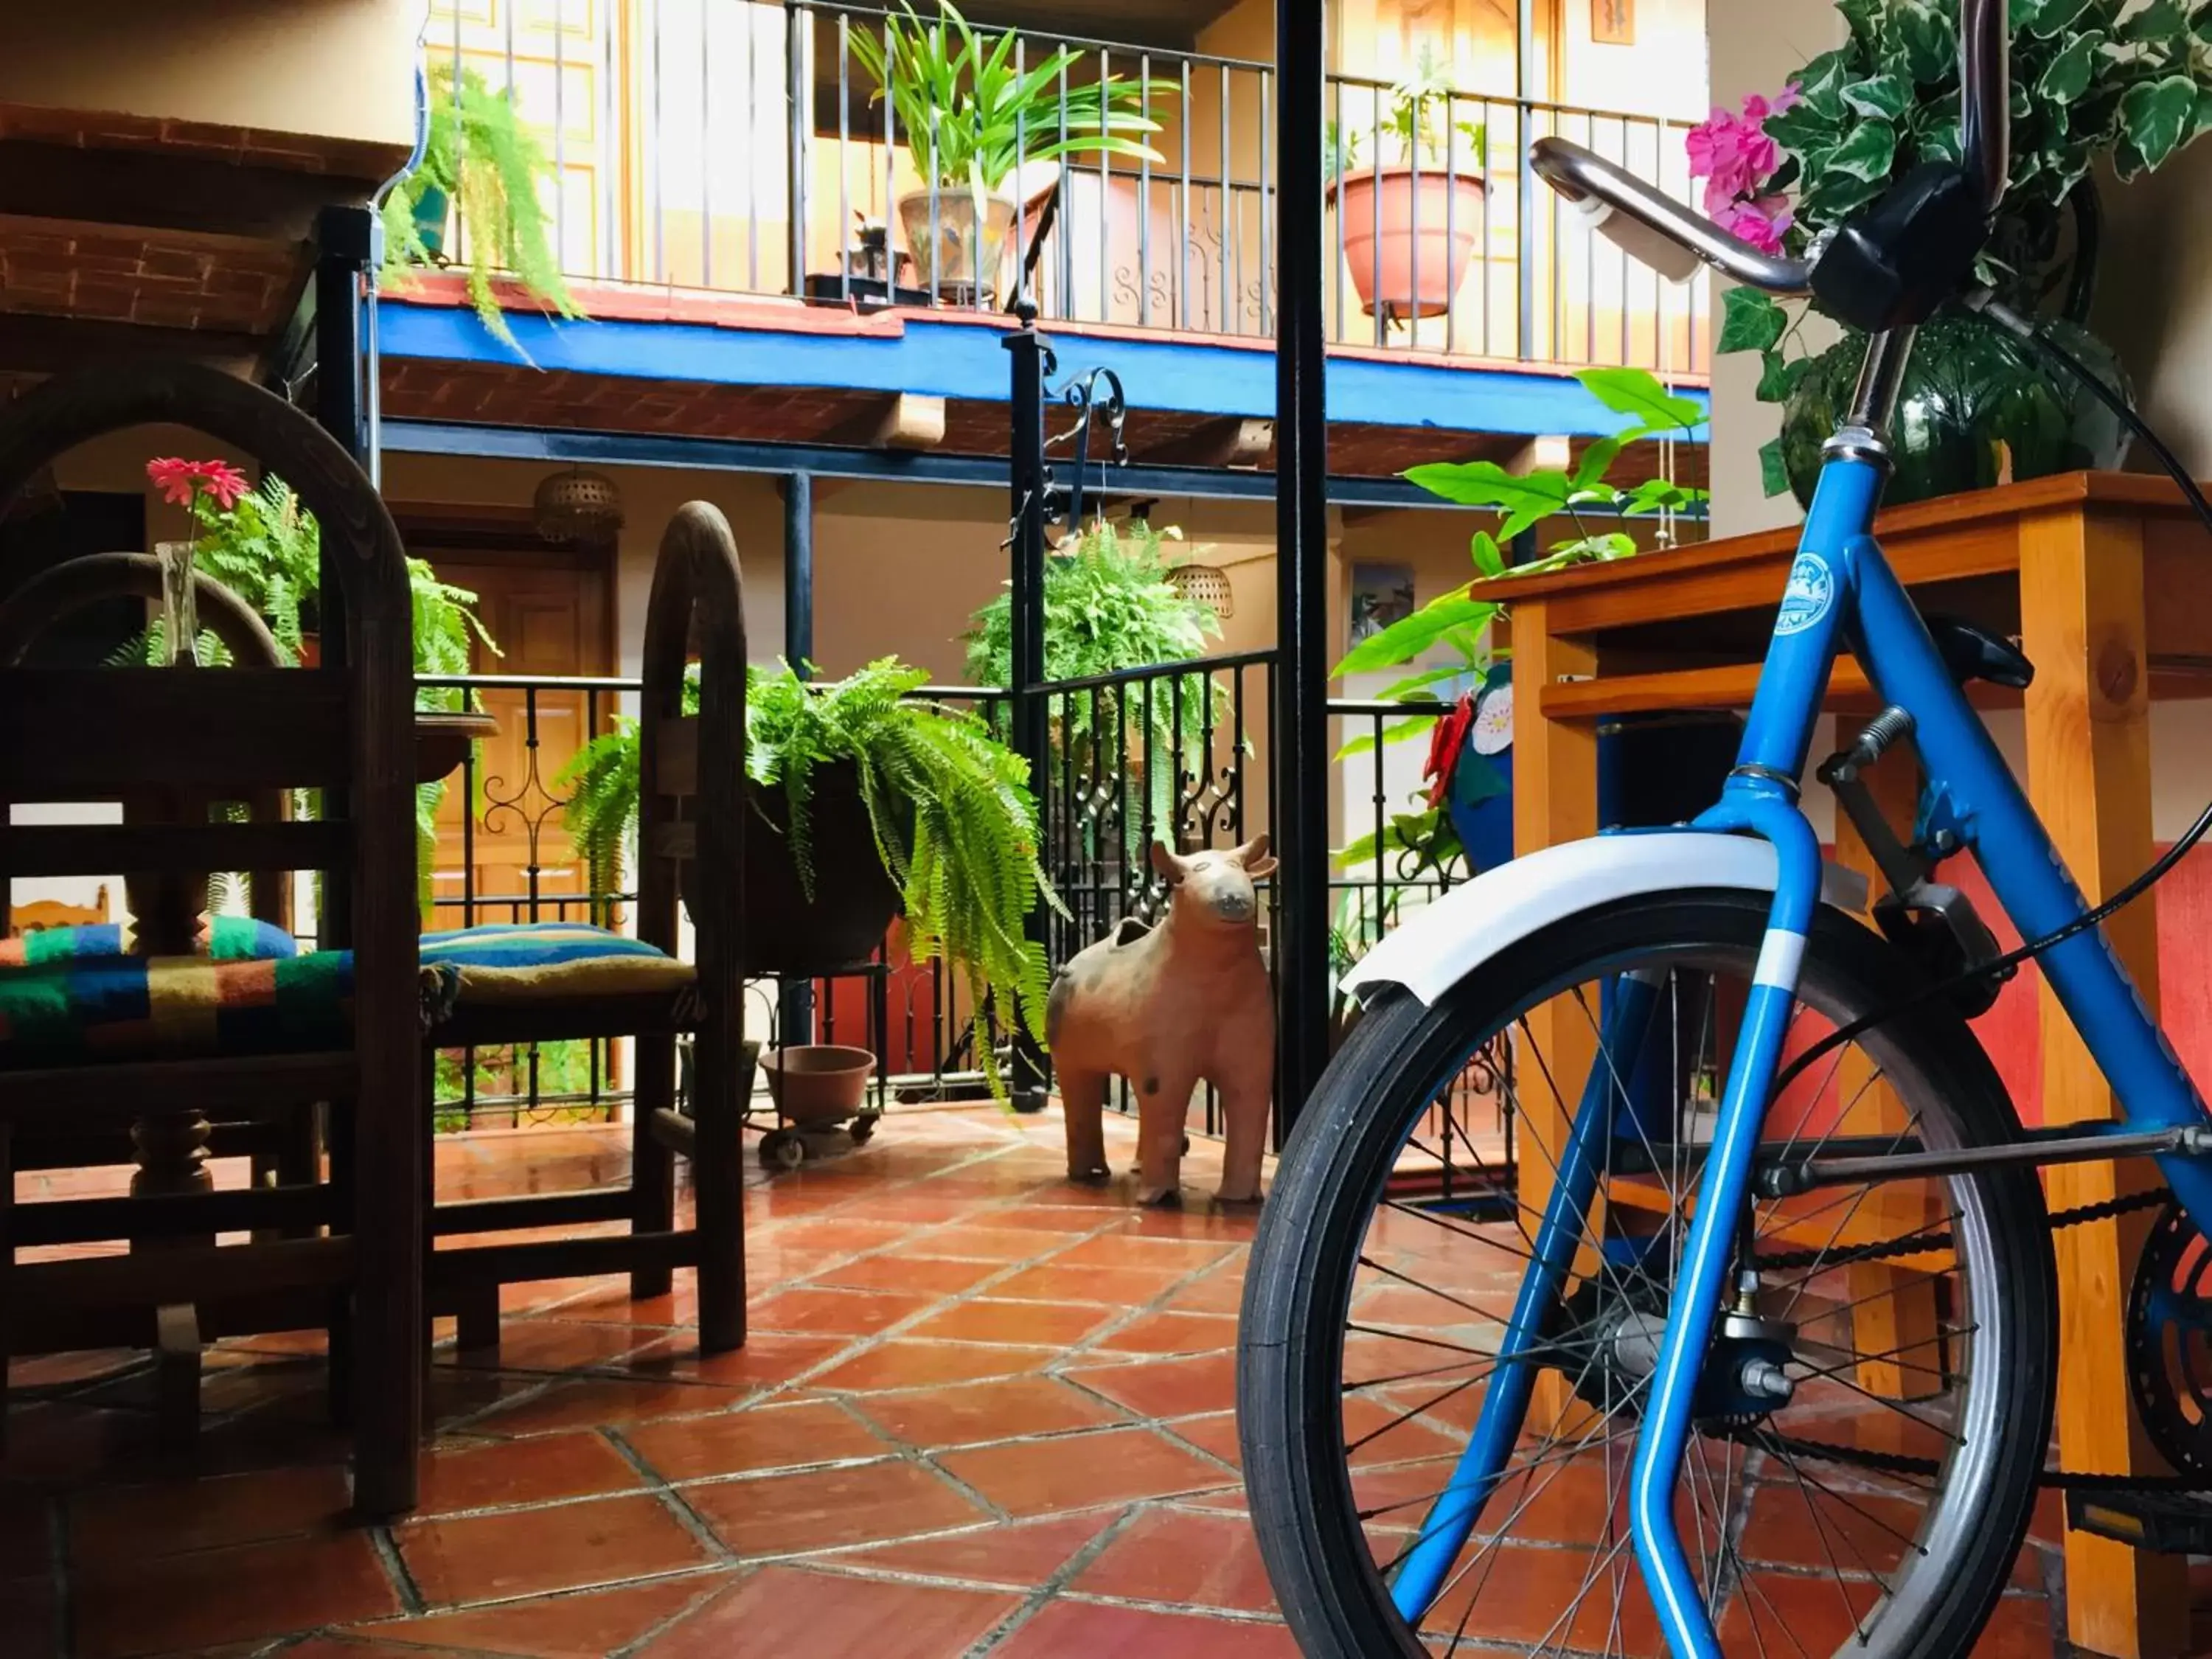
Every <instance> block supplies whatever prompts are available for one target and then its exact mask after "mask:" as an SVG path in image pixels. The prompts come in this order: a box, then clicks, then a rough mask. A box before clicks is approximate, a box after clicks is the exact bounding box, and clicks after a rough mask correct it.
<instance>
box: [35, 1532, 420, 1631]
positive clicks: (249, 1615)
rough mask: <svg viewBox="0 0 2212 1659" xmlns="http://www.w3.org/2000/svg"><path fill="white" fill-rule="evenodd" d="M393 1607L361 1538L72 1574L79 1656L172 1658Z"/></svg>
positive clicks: (253, 1547) (304, 1541)
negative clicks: (163, 1655)
mask: <svg viewBox="0 0 2212 1659" xmlns="http://www.w3.org/2000/svg"><path fill="white" fill-rule="evenodd" d="M398 1611H399V1595H398V1591H397V1590H395V1589H393V1588H392V1581H391V1579H390V1577H387V1576H386V1572H385V1571H384V1564H383V1563H382V1562H380V1560H378V1559H377V1557H376V1550H375V1547H374V1545H372V1544H371V1543H370V1542H369V1538H368V1534H367V1533H364V1532H344V1533H335V1534H330V1535H328V1536H325V1537H319V1538H299V1539H286V1540H283V1541H280V1542H277V1543H273V1544H246V1545H242V1546H240V1547H237V1548H234V1549H222V1550H209V1551H204V1552H202V1553H197V1554H192V1555H172V1556H167V1557H164V1558H162V1559H158V1560H149V1561H139V1562H136V1563H131V1564H127V1565H126V1564H124V1563H120V1562H118V1563H117V1564H116V1565H114V1566H112V1567H109V1568H102V1569H100V1571H88V1572H85V1573H83V1574H82V1575H80V1576H79V1577H78V1578H77V1580H76V1584H75V1586H74V1605H73V1607H72V1609H71V1616H72V1618H73V1619H74V1620H75V1623H76V1654H77V1655H78V1656H79V1659H121V1656H124V1655H127V1654H142V1653H173V1652H178V1651H181V1650H191V1649H194V1648H206V1647H213V1646H216V1645H217V1644H222V1643H225V1642H243V1641H250V1640H252V1639H253V1638H257V1637H266V1636H278V1635H283V1634H285V1633H287V1632H292V1631H302V1630H312V1629H314V1628H316V1627H317V1626H323V1625H351V1624H358V1623H360V1622H361V1621H362V1620H365V1619H374V1618H378V1617H380V1616H382V1615H385V1614H388V1613H398Z"/></svg>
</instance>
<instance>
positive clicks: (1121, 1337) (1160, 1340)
mask: <svg viewBox="0 0 2212 1659" xmlns="http://www.w3.org/2000/svg"><path fill="white" fill-rule="evenodd" d="M1236 1346H1237V1322H1236V1320H1235V1319H1233V1318H1231V1316H1229V1315H1227V1314H1183V1313H1158V1314H1147V1315H1146V1316H1144V1317H1143V1318H1141V1319H1137V1320H1133V1321H1131V1322H1129V1323H1128V1324H1127V1325H1124V1326H1122V1327H1121V1329H1119V1330H1116V1331H1110V1332H1109V1333H1108V1334H1106V1335H1104V1336H1103V1337H1101V1338H1100V1339H1099V1340H1098V1343H1097V1349H1096V1352H1101V1353H1163V1354H1187V1353H1225V1352H1229V1351H1230V1350H1231V1349H1233V1348H1234V1347H1236Z"/></svg>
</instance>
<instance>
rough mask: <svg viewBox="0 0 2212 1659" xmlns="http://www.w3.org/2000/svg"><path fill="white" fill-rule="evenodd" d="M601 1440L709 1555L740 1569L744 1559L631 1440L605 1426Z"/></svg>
mask: <svg viewBox="0 0 2212 1659" xmlns="http://www.w3.org/2000/svg"><path fill="white" fill-rule="evenodd" d="M599 1434H600V1437H602V1438H603V1439H605V1441H606V1442H607V1443H608V1444H609V1445H611V1446H612V1447H613V1448H614V1449H615V1452H616V1455H617V1456H619V1457H620V1458H622V1460H623V1462H626V1463H628V1464H629V1466H630V1468H634V1469H635V1470H636V1471H637V1472H638V1473H639V1474H641V1475H643V1476H644V1477H645V1481H646V1490H647V1492H651V1493H652V1494H653V1497H654V1498H657V1499H659V1503H660V1505H661V1507H662V1508H663V1509H665V1510H667V1511H668V1512H669V1514H671V1516H675V1518H676V1522H677V1524H678V1526H680V1527H682V1528H684V1531H686V1532H688V1533H690V1534H691V1535H692V1537H694V1538H695V1539H696V1540H697V1541H699V1542H700V1543H702V1544H703V1545H705V1546H706V1547H707V1553H708V1554H709V1555H711V1556H713V1557H714V1559H716V1560H717V1561H719V1562H721V1563H722V1564H724V1565H730V1566H735V1565H740V1564H741V1563H742V1561H743V1558H742V1557H741V1556H739V1555H738V1553H737V1552H736V1551H735V1550H733V1549H732V1548H731V1547H729V1546H728V1545H727V1544H726V1543H724V1542H723V1541H722V1538H721V1534H719V1533H717V1532H716V1531H715V1530H714V1528H713V1526H711V1525H710V1524H709V1523H708V1520H707V1517H706V1516H703V1515H702V1514H700V1513H699V1511H698V1510H695V1509H693V1508H692V1507H691V1503H690V1499H689V1498H685V1497H684V1495H683V1494H682V1493H681V1492H678V1490H677V1488H676V1486H675V1485H674V1483H673V1482H671V1480H669V1479H668V1477H667V1476H665V1475H664V1474H661V1472H660V1471H659V1469H656V1468H653V1465H652V1464H651V1463H649V1462H647V1461H646V1458H645V1455H644V1454H643V1453H641V1452H640V1451H639V1450H638V1449H637V1448H636V1447H635V1446H633V1445H631V1444H630V1443H629V1437H627V1436H625V1435H624V1434H623V1431H621V1430H620V1429H618V1428H616V1427H614V1426H612V1425H601V1426H600V1429H599Z"/></svg>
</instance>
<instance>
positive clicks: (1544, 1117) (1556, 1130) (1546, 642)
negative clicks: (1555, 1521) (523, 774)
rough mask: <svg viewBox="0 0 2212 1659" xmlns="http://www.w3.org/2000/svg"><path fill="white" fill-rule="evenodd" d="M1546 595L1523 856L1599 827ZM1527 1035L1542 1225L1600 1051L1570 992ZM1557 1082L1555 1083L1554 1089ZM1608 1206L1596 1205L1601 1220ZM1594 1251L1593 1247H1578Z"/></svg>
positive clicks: (1582, 733)
mask: <svg viewBox="0 0 2212 1659" xmlns="http://www.w3.org/2000/svg"><path fill="white" fill-rule="evenodd" d="M1547 609H1548V607H1547V606H1546V605H1544V604H1543V603H1542V602H1541V601H1536V602H1532V603H1525V604H1521V605H1515V606H1514V607H1513V709H1514V726H1513V850H1514V853H1515V854H1516V855H1517V856H1520V857H1524V858H1525V857H1526V856H1528V854H1531V853H1534V852H1539V851H1541V850H1542V849H1543V848H1547V847H1555V846H1557V845H1559V843H1560V842H1570V841H1579V840H1581V839H1582V838H1583V837H1584V836H1594V835H1595V834H1596V833H1597V828H1598V824H1597V728H1596V727H1595V726H1594V725H1593V724H1592V723H1591V722H1589V721H1588V720H1546V719H1544V718H1543V717H1542V716H1541V714H1538V712H1537V710H1538V708H1539V706H1540V699H1541V688H1543V687H1544V686H1547V685H1549V684H1553V683H1554V682H1556V681H1558V680H1559V679H1561V678H1565V677H1568V676H1571V675H1587V674H1589V673H1592V672H1594V671H1595V668H1596V665H1597V657H1596V653H1595V652H1594V651H1593V650H1592V649H1591V648H1590V647H1589V645H1588V644H1587V643H1586V642H1584V641H1580V640H1574V639H1563V638H1559V637H1555V636H1554V635H1552V634H1551V632H1550V631H1549V628H1548V623H1547V614H1546V613H1547ZM1528 1039H1529V1040H1530V1042H1532V1044H1533V1046H1534V1049H1535V1052H1536V1053H1538V1054H1541V1055H1542V1056H1543V1060H1544V1063H1543V1064H1542V1065H1541V1066H1538V1065H1536V1064H1534V1063H1533V1061H1532V1060H1531V1059H1530V1058H1529V1057H1528V1055H1526V1054H1524V1055H1522V1056H1521V1057H1520V1058H1519V1059H1518V1060H1516V1064H1515V1066H1514V1068H1513V1076H1514V1079H1515V1080H1516V1083H1517V1085H1518V1087H1517V1088H1516V1091H1515V1100H1514V1105H1515V1108H1516V1110H1517V1111H1518V1113H1519V1115H1520V1120H1521V1121H1520V1125H1519V1127H1518V1130H1517V1134H1518V1137H1519V1144H1518V1146H1517V1147H1516V1179H1517V1181H1518V1183H1519V1188H1520V1202H1521V1205H1522V1207H1523V1209H1524V1210H1525V1211H1526V1212H1527V1217H1526V1220H1527V1224H1528V1228H1529V1230H1530V1231H1532V1232H1533V1231H1534V1229H1535V1225H1536V1218H1537V1217H1538V1216H1540V1215H1541V1214H1542V1213H1543V1210H1544V1205H1545V1201H1546V1200H1547V1199H1549V1198H1550V1196H1551V1194H1552V1188H1553V1169H1554V1167H1555V1165H1556V1164H1557V1163H1558V1160H1559V1150H1560V1148H1561V1147H1563V1146H1565V1144H1566V1127H1567V1116H1568V1112H1569V1110H1570V1109H1571V1106H1572V1104H1573V1103H1574V1102H1575V1101H1577V1099H1579V1098H1580V1097H1581V1092H1582V1087H1583V1079H1584V1078H1586V1077H1587V1076H1588V1075H1589V1068H1590V1066H1591V1063H1592V1062H1593V1061H1594V1060H1595V1058H1596V1054H1597V1043H1596V1041H1595V1034H1594V1033H1593V1032H1592V1030H1591V1029H1590V1024H1589V1017H1588V1016H1587V1015H1586V1014H1585V1013H1584V1012H1583V1010H1582V1009H1581V1008H1580V1007H1578V1006H1576V1004H1575V1002H1574V1000H1572V999H1571V998H1569V997H1559V998H1556V999H1554V1000H1552V1001H1551V1002H1548V1003H1546V1004H1545V1005H1544V1006H1542V1007H1541V1008H1537V1009H1534V1010H1533V1011H1531V1012H1530V1013H1529V1015H1528ZM1555 1091H1556V1092H1555ZM1598 1214H1599V1212H1598V1211H1597V1210H1596V1209H1595V1206H1594V1207H1593V1210H1592V1221H1593V1223H1595V1221H1596V1219H1597V1218H1598ZM1589 1254H1590V1253H1589V1251H1588V1250H1587V1249H1585V1250H1584V1251H1583V1252H1579V1253H1578V1255H1589ZM1566 1383H1567V1379H1566V1378H1565V1376H1561V1375H1560V1374H1559V1372H1558V1371H1556V1370H1547V1371H1546V1372H1545V1373H1544V1374H1543V1376H1541V1378H1539V1379H1538V1382H1537V1385H1536V1393H1535V1397H1534V1401H1533V1402H1532V1403H1531V1407H1530V1412H1529V1422H1530V1426H1531V1427H1532V1428H1534V1427H1538V1426H1540V1425H1541V1426H1546V1427H1548V1426H1550V1425H1553V1424H1555V1423H1557V1422H1559V1419H1560V1418H1561V1416H1562V1414H1563V1413H1565V1410H1566V1408H1567V1406H1568V1402H1569V1390H1568V1389H1567V1386H1566Z"/></svg>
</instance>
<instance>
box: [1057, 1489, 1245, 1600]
mask: <svg viewBox="0 0 2212 1659" xmlns="http://www.w3.org/2000/svg"><path fill="white" fill-rule="evenodd" d="M1068 1589H1070V1590H1072V1591H1074V1592H1077V1593H1078V1594H1080V1593H1083V1592H1085V1591H1088V1592H1089V1593H1090V1594H1091V1595H1117V1596H1121V1597H1124V1598H1126V1599H1127V1600H1130V1601H1181V1602H1185V1603H1188V1604H1190V1605H1193V1606H1196V1607H1231V1608H1234V1609H1236V1610H1237V1611H1239V1612H1243V1613H1272V1612H1273V1611H1274V1607H1275V1595H1274V1592H1273V1590H1272V1589H1269V1588H1268V1584H1267V1566H1266V1564H1265V1563H1263V1562H1262V1561H1261V1559H1260V1546H1259V1542H1258V1541H1257V1540H1256V1539H1255V1538H1254V1537H1253V1535H1252V1526H1251V1523H1250V1522H1249V1521H1245V1520H1243V1519H1242V1518H1240V1517H1238V1516H1230V1515H1182V1514H1178V1513H1176V1511H1175V1510H1147V1511H1146V1512H1145V1513H1144V1514H1142V1515H1140V1516H1138V1517H1137V1518H1136V1520H1135V1521H1133V1522H1131V1523H1130V1524H1129V1525H1128V1526H1127V1528H1124V1529H1123V1530H1122V1531H1121V1534H1119V1535H1118V1536H1116V1537H1115V1540H1114V1541H1113V1542H1112V1543H1110V1544H1109V1545H1107V1547H1105V1549H1104V1551H1103V1552H1102V1553H1100V1555H1099V1556H1098V1558H1097V1559H1096V1560H1094V1561H1093V1562H1091V1565H1089V1566H1087V1567H1085V1568H1084V1570H1083V1571H1081V1572H1079V1573H1078V1574H1077V1575H1076V1576H1075V1577H1074V1578H1073V1580H1072V1581H1070V1583H1069V1584H1068Z"/></svg>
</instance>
